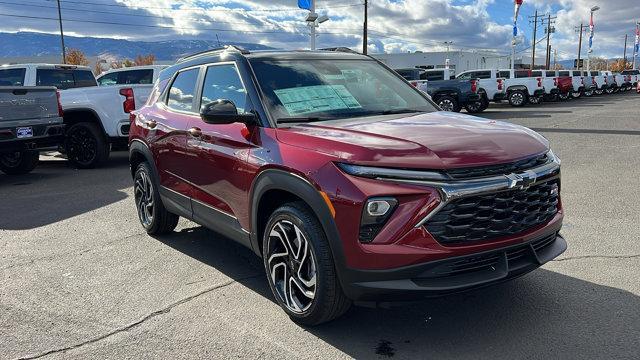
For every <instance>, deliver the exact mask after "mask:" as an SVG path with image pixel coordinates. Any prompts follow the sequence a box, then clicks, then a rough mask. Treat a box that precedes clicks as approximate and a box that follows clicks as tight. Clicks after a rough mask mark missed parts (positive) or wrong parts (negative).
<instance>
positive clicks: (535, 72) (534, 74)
mask: <svg viewBox="0 0 640 360" xmlns="http://www.w3.org/2000/svg"><path fill="white" fill-rule="evenodd" d="M531 76H534V77H538V76H542V71H532V72H531Z"/></svg>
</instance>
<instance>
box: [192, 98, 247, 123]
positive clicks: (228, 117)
mask: <svg viewBox="0 0 640 360" xmlns="http://www.w3.org/2000/svg"><path fill="white" fill-rule="evenodd" d="M200 117H201V118H202V121H204V122H206V123H207V124H233V123H237V122H239V123H244V124H246V125H254V124H255V123H256V116H255V114H251V113H247V114H238V108H236V105H235V104H234V103H233V101H231V100H227V99H219V100H215V101H212V102H210V103H206V104H203V105H202V106H201V107H200Z"/></svg>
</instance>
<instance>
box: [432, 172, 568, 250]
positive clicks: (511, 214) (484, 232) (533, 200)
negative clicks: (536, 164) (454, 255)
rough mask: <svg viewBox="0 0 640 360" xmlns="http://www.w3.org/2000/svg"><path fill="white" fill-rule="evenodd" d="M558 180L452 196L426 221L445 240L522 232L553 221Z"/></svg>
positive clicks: (439, 239) (439, 238)
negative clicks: (526, 187)
mask: <svg viewBox="0 0 640 360" xmlns="http://www.w3.org/2000/svg"><path fill="white" fill-rule="evenodd" d="M558 184H559V183H558V180H557V179H554V180H549V181H546V182H543V183H539V184H536V185H534V186H531V187H530V188H528V189H518V190H508V191H503V192H497V193H492V194H485V195H476V196H469V197H465V198H460V199H455V200H452V201H451V202H450V203H448V204H447V205H445V206H444V207H443V208H442V209H441V210H440V211H439V212H437V213H436V214H435V215H434V216H433V217H432V218H431V219H430V220H429V221H428V222H427V223H426V225H425V227H426V228H427V230H428V231H429V233H430V234H431V235H433V237H434V238H435V239H436V240H437V241H438V242H440V243H442V244H459V243H469V242H474V241H484V240H490V239H496V238H499V237H502V236H510V235H515V234H519V233H521V232H524V231H526V230H528V229H531V228H533V227H535V226H537V225H541V224H544V223H546V222H548V221H550V220H551V219H552V218H553V217H554V216H555V215H556V213H557V212H558V201H559V186H558Z"/></svg>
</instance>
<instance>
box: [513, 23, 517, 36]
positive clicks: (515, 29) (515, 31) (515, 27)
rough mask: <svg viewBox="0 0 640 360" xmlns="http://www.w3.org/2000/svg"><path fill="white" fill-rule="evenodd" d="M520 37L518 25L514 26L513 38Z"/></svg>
mask: <svg viewBox="0 0 640 360" xmlns="http://www.w3.org/2000/svg"><path fill="white" fill-rule="evenodd" d="M516 36H518V27H517V26H516V25H513V37H516Z"/></svg>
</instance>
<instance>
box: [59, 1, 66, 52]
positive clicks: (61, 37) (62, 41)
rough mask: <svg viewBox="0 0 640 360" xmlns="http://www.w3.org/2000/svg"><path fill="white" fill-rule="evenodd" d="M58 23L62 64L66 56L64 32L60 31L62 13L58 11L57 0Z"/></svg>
mask: <svg viewBox="0 0 640 360" xmlns="http://www.w3.org/2000/svg"><path fill="white" fill-rule="evenodd" d="M58 22H59V24H60V42H61V43H62V63H63V64H66V63H67V54H66V51H65V49H64V32H63V31H62V11H61V10H60V0H58Z"/></svg>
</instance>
